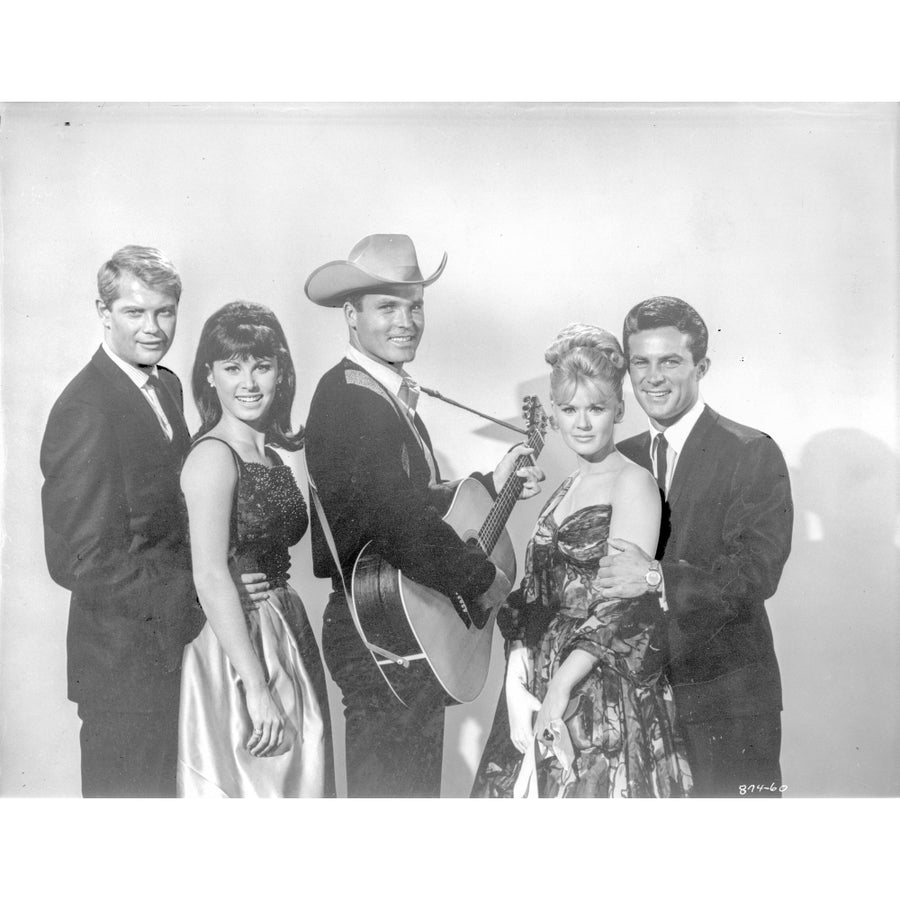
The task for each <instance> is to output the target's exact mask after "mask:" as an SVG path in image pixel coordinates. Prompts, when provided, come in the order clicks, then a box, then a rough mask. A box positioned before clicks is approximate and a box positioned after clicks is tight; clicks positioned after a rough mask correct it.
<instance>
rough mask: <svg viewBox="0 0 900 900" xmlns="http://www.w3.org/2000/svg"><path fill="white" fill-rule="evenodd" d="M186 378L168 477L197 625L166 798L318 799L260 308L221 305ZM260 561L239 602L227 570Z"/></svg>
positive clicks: (272, 326) (316, 741)
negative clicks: (179, 439)
mask: <svg viewBox="0 0 900 900" xmlns="http://www.w3.org/2000/svg"><path fill="white" fill-rule="evenodd" d="M192 387H193V393H194V399H195V401H196V402H197V407H198V409H199V411H200V415H201V420H202V422H201V427H200V430H199V431H198V433H197V435H196V437H195V441H194V445H193V447H192V449H191V452H190V454H189V455H188V458H187V460H186V462H185V464H184V469H183V470H182V475H181V487H182V490H183V492H184V496H185V500H186V502H187V509H188V517H189V521H190V536H191V554H192V560H193V569H194V582H195V585H196V588H197V594H198V596H199V599H200V604H201V605H202V607H203V609H204V611H205V613H206V616H207V623H206V625H205V626H204V628H203V631H202V632H201V633H200V635H199V636H198V637H197V639H196V640H195V641H194V642H193V643H192V644H190V645H189V646H188V647H187V648H186V649H185V655H184V666H183V670H182V681H181V713H180V724H179V747H178V792H179V796H183V797H196V796H217V797H321V796H327V795H333V792H334V786H333V785H334V776H333V766H332V753H331V736H330V722H329V715H328V705H327V700H326V693H325V691H326V688H325V677H324V670H323V668H322V663H321V659H320V656H319V649H318V646H317V645H316V641H315V637H314V635H313V633H312V629H311V628H310V625H309V620H308V618H307V615H306V611H305V609H304V608H303V604H302V603H301V602H300V598H299V597H298V596H297V595H296V594H295V593H294V591H293V590H292V589H291V588H290V586H289V585H288V583H287V574H288V569H289V566H290V555H289V549H288V548H289V547H290V546H291V545H292V544H295V543H296V542H297V541H299V540H300V538H301V537H302V535H303V533H304V532H305V531H306V528H307V525H308V521H309V520H308V513H307V509H306V504H305V501H304V499H303V495H302V494H301V493H300V490H299V488H298V487H297V484H296V482H295V480H294V477H293V474H292V472H291V470H290V468H289V467H288V466H286V465H285V464H284V463H283V462H282V460H281V458H280V457H279V456H278V454H277V453H276V452H275V450H273V449H272V446H275V447H279V448H282V449H284V450H297V449H299V448H300V447H302V445H303V434H302V429H298V430H297V431H296V432H292V430H291V423H290V412H291V404H292V402H293V399H294V388H295V375H294V366H293V362H292V361H291V356H290V353H289V351H288V347H287V342H286V340H285V336H284V332H283V330H282V328H281V325H280V324H279V322H278V320H277V319H276V318H275V316H274V315H273V314H272V312H271V311H270V310H269V309H267V308H266V307H264V306H261V305H259V304H255V303H243V302H236V303H229V304H227V305H226V306H224V307H222V309H220V310H219V311H218V312H216V313H215V314H213V315H212V316H211V317H210V318H209V320H208V321H207V322H206V324H205V325H204V326H203V331H202V333H201V336H200V344H199V346H198V348H197V356H196V359H195V360H194V369H193V378H192ZM248 571H252V572H265V573H266V575H267V578H268V581H269V588H270V589H269V592H268V594H267V596H266V598H265V599H264V600H263V601H262V602H259V603H257V604H255V606H253V607H252V608H249V607H248V608H245V607H244V606H242V603H241V599H240V597H239V595H238V592H237V590H236V588H235V582H234V580H233V573H235V572H248Z"/></svg>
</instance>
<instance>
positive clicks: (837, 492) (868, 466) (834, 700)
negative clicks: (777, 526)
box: [767, 428, 900, 797]
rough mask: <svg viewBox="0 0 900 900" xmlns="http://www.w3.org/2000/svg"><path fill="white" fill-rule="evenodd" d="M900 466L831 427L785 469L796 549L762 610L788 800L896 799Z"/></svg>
mask: <svg viewBox="0 0 900 900" xmlns="http://www.w3.org/2000/svg"><path fill="white" fill-rule="evenodd" d="M898 470H900V460H898V458H897V456H896V455H895V454H894V453H893V452H892V451H891V449H890V448H889V447H888V446H887V445H886V444H885V443H883V442H882V441H881V440H879V439H877V438H875V437H873V436H872V435H870V434H867V433H866V432H864V431H861V430H858V429H854V428H839V429H832V430H829V431H824V432H821V433H820V434H817V435H815V436H814V437H813V438H811V439H810V440H809V441H808V442H807V444H806V446H805V447H804V448H803V451H802V453H801V456H800V464H799V467H798V469H796V470H794V471H792V472H791V479H792V487H793V495H794V505H795V525H794V544H793V549H792V551H791V557H790V559H789V561H788V565H787V567H786V568H785V572H784V576H783V578H782V581H781V586H780V588H779V591H778V595H777V596H776V598H774V600H773V601H769V604H767V606H768V609H769V614H770V617H771V618H772V630H773V632H774V635H775V645H776V650H777V652H778V659H779V663H780V665H781V671H782V679H783V682H784V743H783V753H782V770H783V773H784V781H785V783H786V784H787V785H788V791H787V793H786V796H789V797H790V796H793V797H798V796H799V797H873V796H897V795H898V794H900V765H898V759H900V708H898V704H897V690H898V688H900V664H898V644H900V640H898V639H900V615H898V587H900V578H898V574H900V565H898V563H900V553H898V548H897V543H896V540H897V509H898V505H897V500H898V495H897V491H898ZM848 760H849V764H848Z"/></svg>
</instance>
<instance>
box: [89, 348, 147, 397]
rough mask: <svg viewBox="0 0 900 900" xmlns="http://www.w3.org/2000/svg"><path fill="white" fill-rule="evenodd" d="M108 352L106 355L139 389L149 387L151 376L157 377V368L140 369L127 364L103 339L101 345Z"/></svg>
mask: <svg viewBox="0 0 900 900" xmlns="http://www.w3.org/2000/svg"><path fill="white" fill-rule="evenodd" d="M100 346H101V347H103V349H104V350H105V351H106V355H107V356H108V357H109V358H110V359H111V360H112V361H113V362H114V363H115V364H116V365H117V366H118V367H119V368H120V369H121V370H122V371H123V372H124V373H125V374H126V375H127V376H128V377H129V378H130V379H131V380H132V381H133V382H134V383H135V385H136V386H137V387H139V388H140V389H141V390H143V389H144V388H145V387H146V386H147V382H148V381H149V380H150V376H151V375H156V374H157V371H156V366H149V367H148V368H146V369H139V368H138V367H137V366H133V365H131V364H130V363H127V362H125V360H124V359H122V357H121V356H117V355H116V353H115V351H114V350H113V349H112V348H111V347H110V346H109V344H107V343H106V339H105V338H104V339H103V343H102V344H101V345H100Z"/></svg>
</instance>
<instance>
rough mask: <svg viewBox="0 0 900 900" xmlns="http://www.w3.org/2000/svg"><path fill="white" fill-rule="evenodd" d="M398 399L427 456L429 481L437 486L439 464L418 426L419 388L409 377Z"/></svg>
mask: <svg viewBox="0 0 900 900" xmlns="http://www.w3.org/2000/svg"><path fill="white" fill-rule="evenodd" d="M397 399H398V400H399V401H400V402H401V403H402V404H403V408H404V409H405V410H406V415H407V416H408V418H409V425H410V428H412V431H413V434H414V435H415V436H416V440H417V441H418V442H419V446H420V447H421V448H422V452H423V453H424V454H425V461H426V462H427V463H428V471H429V473H430V476H431V477H430V479H429V480H430V481H431V483H432V484H437V463H436V462H435V461H434V455H433V454H432V452H431V449H430V448H429V447H428V444H426V443H425V439H424V438H423V437H422V435H421V433H420V432H419V428H418V426H417V425H416V404H417V403H418V402H419V386H418V385H417V384H416V383H415V382H414V381H413V380H412V378H410V377H409V375H404V376H403V383H402V384H401V385H400V390H399V391H397Z"/></svg>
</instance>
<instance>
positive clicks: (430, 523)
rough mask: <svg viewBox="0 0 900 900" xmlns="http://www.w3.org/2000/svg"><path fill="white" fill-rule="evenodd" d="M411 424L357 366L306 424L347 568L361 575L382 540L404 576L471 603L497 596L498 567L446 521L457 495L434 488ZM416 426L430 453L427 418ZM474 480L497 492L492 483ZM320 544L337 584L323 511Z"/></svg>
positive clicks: (323, 390)
mask: <svg viewBox="0 0 900 900" xmlns="http://www.w3.org/2000/svg"><path fill="white" fill-rule="evenodd" d="M402 416H403V414H402V413H398V410H397V407H396V406H395V404H394V403H392V402H391V400H390V399H389V397H388V394H387V390H386V389H385V388H383V387H382V386H381V385H380V384H379V383H378V382H376V381H375V379H373V378H372V377H371V376H370V375H369V374H368V373H367V372H366V371H365V370H364V369H362V368H361V367H360V366H357V365H356V364H355V363H353V362H351V361H350V360H347V359H344V360H342V361H341V362H340V363H338V364H337V365H336V366H335V367H334V368H332V369H330V370H329V371H328V372H326V373H325V374H324V375H323V376H322V378H321V380H320V381H319V384H318V387H317V388H316V392H315V394H314V396H313V399H312V403H311V405H310V409H309V417H308V418H307V422H306V459H307V464H308V466H309V472H310V475H311V476H312V478H313V481H315V483H316V487H317V488H318V491H319V497H320V499H321V501H322V507H323V509H324V510H325V515H326V516H327V518H328V523H329V525H330V526H331V530H332V533H333V534H334V539H335V543H336V544H337V549H338V555H339V557H340V559H341V564H342V566H344V568H345V569H346V568H347V567H349V566H352V563H353V561H354V560H355V559H356V557H357V555H358V554H359V552H360V551H361V550H362V548H363V547H364V546H365V544H366V543H367V542H368V541H373V542H374V548H375V550H377V551H378V552H379V553H380V554H381V555H382V556H384V557H385V558H386V559H387V560H388V561H389V562H390V563H391V565H393V566H395V567H397V568H400V569H403V571H404V574H406V575H409V576H410V577H411V578H413V579H415V580H416V581H419V582H421V583H422V584H426V585H428V586H429V587H433V588H436V589H437V590H439V591H441V592H443V593H444V594H453V593H459V594H460V595H461V596H462V597H463V598H464V599H465V600H471V599H473V598H474V597H476V596H478V595H479V594H481V593H483V592H484V591H485V590H487V589H488V588H489V587H490V585H491V582H492V581H493V579H494V572H495V569H494V565H493V563H491V562H490V561H489V560H488V559H487V558H486V557H485V555H484V554H483V553H482V552H481V551H480V550H477V549H475V548H473V547H468V546H466V545H465V544H463V543H462V542H461V541H460V539H459V537H457V535H456V532H455V531H454V530H453V529H452V528H451V527H450V526H449V525H447V524H446V523H445V522H444V521H442V518H441V517H442V515H443V513H444V512H446V509H447V507H448V506H449V502H450V499H451V498H452V493H453V491H452V488H451V487H450V486H448V485H438V486H436V487H434V488H430V487H429V469H428V463H427V461H426V458H425V454H424V453H423V451H422V448H421V447H420V446H419V443H418V441H417V440H416V438H415V435H414V434H413V433H412V431H411V429H410V427H409V425H408V424H407V422H406V421H404V419H403V418H402ZM416 424H417V426H418V427H419V432H420V434H421V435H422V436H423V439H424V440H425V442H426V443H427V444H428V446H429V447H430V446H431V442H430V438H429V437H428V432H427V431H426V430H425V426H424V424H423V423H422V421H421V419H420V418H419V417H418V416H416ZM474 477H478V478H479V479H480V480H481V481H482V483H483V484H484V485H485V487H486V488H487V489H488V490H489V491H491V490H492V487H491V486H490V484H489V478H487V477H485V476H474ZM312 542H313V563H314V570H315V574H316V575H317V576H318V577H319V578H327V577H332V576H334V575H336V574H337V571H336V569H335V566H334V564H333V562H332V559H331V554H330V553H329V550H328V546H327V544H326V542H325V537H324V534H323V532H322V529H321V527H320V525H319V520H318V516H316V515H315V512H314V514H313V529H312Z"/></svg>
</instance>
